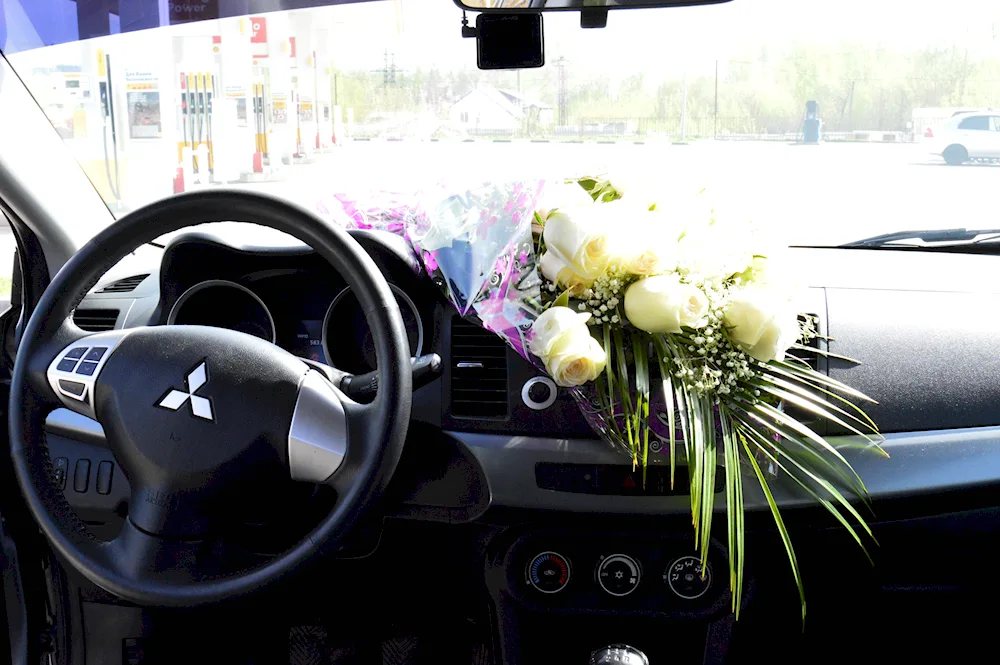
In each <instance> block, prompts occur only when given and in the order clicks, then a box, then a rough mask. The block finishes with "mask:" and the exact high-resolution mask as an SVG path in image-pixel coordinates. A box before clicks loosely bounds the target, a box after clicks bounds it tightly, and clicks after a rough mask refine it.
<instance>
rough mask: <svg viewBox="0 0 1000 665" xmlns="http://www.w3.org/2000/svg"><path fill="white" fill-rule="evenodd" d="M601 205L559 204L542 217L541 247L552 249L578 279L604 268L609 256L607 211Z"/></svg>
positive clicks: (598, 273)
mask: <svg viewBox="0 0 1000 665" xmlns="http://www.w3.org/2000/svg"><path fill="white" fill-rule="evenodd" d="M603 208H605V206H604V205H593V204H591V205H584V206H573V207H567V208H562V209H560V210H558V211H556V212H553V213H552V214H551V215H549V217H548V219H547V220H545V231H544V233H543V238H544V239H545V249H546V250H547V251H549V252H552V253H553V254H554V255H555V256H556V257H558V258H559V259H560V260H561V261H562V262H563V263H565V264H566V266H568V267H569V268H570V269H571V270H572V271H573V272H574V273H575V274H576V275H577V276H579V277H580V278H581V279H582V280H594V279H597V278H598V277H600V276H601V274H602V273H603V272H604V271H605V270H606V269H607V267H608V263H609V262H610V261H611V257H612V253H611V252H612V242H611V237H610V232H611V231H612V230H613V224H611V223H609V220H610V217H609V216H608V212H611V211H602V209H603Z"/></svg>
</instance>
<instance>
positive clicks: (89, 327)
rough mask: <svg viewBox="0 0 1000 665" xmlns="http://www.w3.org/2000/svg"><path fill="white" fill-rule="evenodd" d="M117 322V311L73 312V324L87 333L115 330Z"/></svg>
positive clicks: (87, 310) (86, 310)
mask: <svg viewBox="0 0 1000 665" xmlns="http://www.w3.org/2000/svg"><path fill="white" fill-rule="evenodd" d="M117 321H118V310H117V309H78V310H76V311H75V312H73V323H75V324H76V325H78V326H80V328H82V329H83V330H86V331H87V332H104V331H105V330H114V329H115V323H116V322H117Z"/></svg>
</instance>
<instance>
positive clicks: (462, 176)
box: [0, 141, 1000, 304]
mask: <svg viewBox="0 0 1000 665" xmlns="http://www.w3.org/2000/svg"><path fill="white" fill-rule="evenodd" d="M623 172H624V173H626V174H629V175H630V176H631V177H632V178H636V177H640V178H641V177H646V178H648V179H649V180H650V181H651V182H653V183H654V184H655V186H656V187H657V188H658V189H659V190H660V191H662V192H664V193H665V194H666V195H667V196H670V195H673V193H678V192H691V191H697V190H699V189H702V188H706V187H707V188H708V189H709V190H710V191H713V192H715V194H716V196H717V198H718V199H719V200H721V201H722V202H723V203H724V204H725V211H726V213H727V214H728V215H731V216H733V217H734V218H735V219H736V220H737V221H740V220H743V219H746V220H752V221H754V222H755V223H756V224H757V225H758V226H759V227H761V228H763V229H765V230H770V231H771V232H773V233H774V234H775V235H776V236H777V238H778V239H779V240H781V241H782V242H785V243H787V244H791V245H795V244H801V245H808V244H816V245H835V244H840V243H843V242H848V241H850V240H856V239H859V238H862V237H867V236H871V235H876V234H879V233H887V232H891V231H899V230H916V229H933V228H956V227H966V228H992V227H996V228H1000V218H998V217H1000V215H998V206H997V196H996V192H998V191H1000V166H997V165H964V166H957V167H956V166H946V165H945V164H944V162H943V161H941V160H940V158H937V157H933V156H931V155H928V154H926V152H925V151H923V150H922V149H921V146H920V145H919V144H871V143H850V144H849V143H825V144H820V145H814V146H806V145H794V144H788V143H781V142H770V143H769V142H741V141H695V142H691V143H689V144H687V145H671V144H669V143H666V142H661V143H646V144H644V145H636V144H634V143H628V142H623V143H617V144H610V145H607V144H598V143H530V142H511V143H492V142H486V141H481V142H474V143H446V142H440V143H436V142H406V141H402V142H356V143H352V144H348V145H346V146H343V147H341V148H338V149H337V150H335V151H334V152H333V153H330V154H326V155H322V156H321V157H320V158H319V159H318V161H316V162H315V163H312V164H297V165H295V166H292V167H289V169H288V170H287V171H286V172H285V173H284V177H283V179H281V180H277V181H274V182H263V183H248V184H244V185H241V187H243V188H246V189H250V190H257V191H263V192H269V193H271V194H273V195H276V196H281V197H285V198H288V199H289V200H292V201H294V202H296V203H298V204H300V205H303V206H306V207H308V208H313V207H315V205H316V203H317V202H318V201H320V200H322V199H326V200H327V201H329V198H330V197H331V195H332V194H333V193H336V192H348V193H352V192H361V193H363V192H366V191H368V190H371V189H384V190H394V191H399V192H404V193H413V192H417V191H419V190H420V189H421V188H422V187H425V186H428V185H431V184H434V183H438V182H452V183H456V184H459V185H460V186H467V185H470V184H473V183H477V182H482V181H486V180H495V179H508V178H510V179H516V178H531V177H543V178H548V179H558V178H563V177H567V176H572V175H581V174H600V173H612V174H616V173H623ZM137 203H138V204H142V203H145V202H144V201H141V202H137ZM14 247H15V244H14V237H13V234H12V233H11V231H10V229H9V227H7V225H6V224H0V278H2V277H9V276H10V274H11V270H12V259H13V255H14ZM6 297H7V295H6V294H3V293H0V298H6ZM0 304H2V303H0Z"/></svg>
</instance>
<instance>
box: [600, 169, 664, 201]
mask: <svg viewBox="0 0 1000 665" xmlns="http://www.w3.org/2000/svg"><path fill="white" fill-rule="evenodd" d="M608 181H609V182H610V183H611V187H612V188H613V189H614V190H615V191H616V192H618V196H620V197H621V200H622V201H628V202H629V203H633V204H635V205H637V206H640V207H641V208H642V209H643V210H653V209H658V208H659V207H660V199H661V198H662V195H661V193H660V190H661V187H662V185H661V183H662V182H663V181H662V180H660V181H658V179H657V178H655V177H654V176H653V175H652V174H650V173H649V172H648V171H644V172H641V173H640V172H639V171H638V170H624V171H617V172H615V173H612V174H611V175H610V176H609V177H608Z"/></svg>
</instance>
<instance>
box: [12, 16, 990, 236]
mask: <svg viewBox="0 0 1000 665" xmlns="http://www.w3.org/2000/svg"><path fill="white" fill-rule="evenodd" d="M128 4H129V6H132V5H135V6H140V5H141V6H143V7H145V6H146V5H149V7H147V10H149V11H148V12H147V13H146V14H143V13H142V12H141V11H139V12H138V14H136V16H132V15H131V14H130V13H129V12H127V11H126V8H125V3H122V7H123V9H122V10H121V11H118V10H117V6H118V3H115V2H104V3H87V4H85V3H83V2H82V1H81V2H76V3H74V2H67V1H65V0H30V2H29V0H6V1H5V2H3V3H0V8H2V9H0V12H2V13H0V27H2V30H0V45H2V46H3V50H4V53H5V55H6V56H7V58H8V59H9V61H10V63H11V64H12V66H13V67H14V68H15V69H16V70H17V72H18V73H19V75H20V76H21V78H22V79H23V81H24V82H25V84H26V85H27V87H28V88H29V90H30V91H31V93H32V94H33V95H34V97H35V99H36V100H37V101H38V104H39V105H40V106H41V108H42V109H43V110H44V112H45V113H46V115H47V116H48V118H49V119H50V120H51V122H52V125H53V127H54V128H55V131H57V132H58V133H59V134H60V136H62V137H63V138H64V139H65V142H66V144H67V145H68V146H69V148H70V150H71V151H72V153H73V154H74V156H75V157H76V158H77V160H78V161H79V163H80V166H81V168H82V169H83V171H84V172H85V173H86V174H87V176H88V177H89V178H90V179H91V181H92V182H93V184H94V187H95V188H96V189H97V190H98V191H99V192H100V194H101V196H102V197H103V198H104V200H105V201H106V202H107V204H108V206H109V208H110V209H111V211H112V212H113V213H114V214H115V215H120V214H123V213H124V212H127V211H128V210H130V209H134V208H135V207H137V206H140V205H142V204H145V203H148V202H150V201H152V200H155V199H158V198H162V197H165V196H169V195H171V194H172V193H175V192H179V191H191V190H194V189H199V188H206V187H213V186H216V185H217V184H220V183H223V184H235V185H236V186H239V187H246V188H249V189H254V190H259V191H264V192H269V193H272V194H275V195H278V196H282V197H287V198H289V199H291V200H293V201H295V202H297V203H299V204H301V205H304V206H307V207H310V208H315V207H316V206H317V205H320V203H319V202H320V201H323V200H325V199H328V198H329V197H330V196H331V195H333V194H334V193H336V192H340V191H343V192H351V191H352V190H362V189H363V190H372V189H388V190H394V191H397V192H404V193H406V192H414V191H417V190H419V189H420V188H421V187H424V186H426V185H427V184H429V183H430V182H433V181H442V180H443V181H447V180H449V179H457V178H465V179H467V178H470V177H474V178H483V179H497V178H517V177H538V176H544V177H550V178H553V177H554V178H562V177H571V176H575V175H580V174H595V173H602V172H611V173H621V172H626V173H629V174H632V176H630V177H636V176H639V177H644V178H652V179H654V180H655V181H656V182H657V183H658V184H659V185H661V186H662V187H663V189H664V191H668V192H669V191H673V190H676V191H689V190H690V189H692V188H693V189H700V188H703V187H708V188H710V189H711V190H712V191H714V192H715V193H716V195H720V196H722V197H723V198H724V199H725V200H726V202H727V204H729V206H730V207H732V208H736V209H738V211H739V214H740V215H741V216H745V217H747V218H749V219H752V220H753V221H754V222H755V223H756V224H758V225H760V226H765V227H767V228H769V229H771V230H772V231H775V232H777V233H780V234H781V238H782V239H783V240H784V241H787V242H788V244H792V245H795V244H813V245H837V244H841V243H846V242H849V241H853V240H858V239H859V238H865V237H869V236H875V235H878V234H884V233H891V232H895V231H900V230H921V229H939V228H955V227H968V228H991V227H993V226H996V224H997V221H1000V220H995V219H994V215H995V213H996V212H997V207H996V205H995V202H996V194H995V192H997V191H1000V167H998V166H997V162H998V161H1000V111H997V112H993V111H991V109H1000V38H998V29H1000V5H998V4H997V3H995V2H989V1H987V0H960V1H958V2H953V3H944V4H940V5H939V6H938V7H937V9H936V10H935V11H930V10H928V8H926V7H925V6H923V5H919V4H918V5H915V4H913V3H912V2H906V1H903V0H892V1H886V2H879V3H871V2H867V1H865V0H841V1H840V2H837V3H829V4H824V5H822V6H821V5H818V4H815V3H806V4H803V3H801V2H799V1H798V0H735V1H733V2H731V3H728V4H724V5H715V6H703V7H693V8H683V9H659V10H629V11H618V12H612V13H611V15H610V17H609V20H608V26H607V28H605V29H599V30H582V29H581V28H580V27H579V20H580V19H579V15H578V14H576V13H550V14H546V15H545V42H546V65H545V67H543V68H541V69H535V70H524V71H520V72H515V71H499V72H496V71H495V72H483V71H479V70H477V69H476V68H475V61H476V57H475V43H474V40H471V39H463V38H462V37H461V29H460V26H461V16H462V13H461V10H459V9H458V8H457V7H455V6H454V5H453V4H452V3H451V2H450V1H449V0H405V2H404V1H402V0H396V1H395V2H366V3H358V4H342V5H338V6H334V7H320V8H312V9H303V10H295V11H289V12H280V13H272V14H267V15H261V16H251V17H246V18H239V17H234V18H223V19H217V20H207V21H199V22H193V23H182V24H178V25H164V26H163V27H154V28H152V29H146V30H132V31H126V32H122V31H123V30H128V29H129V28H130V27H131V28H134V27H143V26H147V25H159V24H161V23H162V24H169V23H170V22H171V20H173V18H174V17H173V16H172V14H171V12H173V11H174V9H173V8H174V7H175V5H174V4H173V3H166V2H160V3H157V2H136V3H128ZM196 4H197V3H196ZM109 6H114V7H115V9H114V11H112V12H109V11H108V9H107V7H109ZM205 6H209V7H211V6H214V5H212V3H208V4H206V5H205ZM168 7H169V8H170V9H169V11H168ZM102 8H103V9H102ZM157 8H159V9H157ZM90 9H94V10H95V11H89V10H90ZM97 10H99V11H97ZM133 13H134V12H133ZM91 35H99V36H95V37H93V38H90V39H81V37H88V36H91ZM959 112H965V113H964V114H962V115H958V116H956V114H957V113H959ZM970 117H972V118H975V119H974V120H971V121H966V122H962V120H964V119H966V118H970ZM53 186H54V187H55V183H53Z"/></svg>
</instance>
